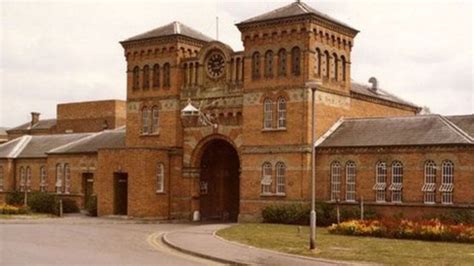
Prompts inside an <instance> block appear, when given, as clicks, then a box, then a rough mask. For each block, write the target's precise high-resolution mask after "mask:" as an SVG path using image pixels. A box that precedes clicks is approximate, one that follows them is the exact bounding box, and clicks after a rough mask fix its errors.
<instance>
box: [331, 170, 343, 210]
mask: <svg viewBox="0 0 474 266" xmlns="http://www.w3.org/2000/svg"><path fill="white" fill-rule="evenodd" d="M340 193H341V164H340V163H339V162H337V161H336V162H333V163H331V201H336V200H339V199H340Z"/></svg>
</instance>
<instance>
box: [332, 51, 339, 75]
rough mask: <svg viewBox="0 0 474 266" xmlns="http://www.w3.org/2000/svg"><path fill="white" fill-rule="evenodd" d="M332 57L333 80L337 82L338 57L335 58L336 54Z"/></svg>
mask: <svg viewBox="0 0 474 266" xmlns="http://www.w3.org/2000/svg"><path fill="white" fill-rule="evenodd" d="M332 57H333V60H334V79H335V80H338V78H339V77H338V75H339V66H338V63H339V62H338V61H339V60H338V56H337V54H336V53H334V54H333V55H332Z"/></svg>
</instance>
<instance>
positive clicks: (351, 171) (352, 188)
mask: <svg viewBox="0 0 474 266" xmlns="http://www.w3.org/2000/svg"><path fill="white" fill-rule="evenodd" d="M355 200H356V164H355V163H354V162H353V161H349V162H347V163H346V201H355Z"/></svg>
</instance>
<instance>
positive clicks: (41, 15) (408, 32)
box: [0, 0, 474, 127]
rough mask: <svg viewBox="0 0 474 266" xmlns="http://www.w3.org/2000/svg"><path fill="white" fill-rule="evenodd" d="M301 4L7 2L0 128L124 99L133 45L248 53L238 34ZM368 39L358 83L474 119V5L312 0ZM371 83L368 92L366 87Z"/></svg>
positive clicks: (0, 19) (3, 4) (256, 0)
mask: <svg viewBox="0 0 474 266" xmlns="http://www.w3.org/2000/svg"><path fill="white" fill-rule="evenodd" d="M291 2H292V0H269V1H263V0H253V1H250V0H233V1H227V0H199V1H190V0H189V1H171V0H155V1H121V0H116V1H112V0H94V1H92V0H81V1H79V0H71V1H66V0H63V1H39V0H38V1H21V0H15V1H5V0H0V127H1V126H6V127H12V126H17V125H19V124H22V123H24V122H27V121H29V120H30V112H32V111H36V112H40V113H41V118H42V119H43V118H55V116H56V104H58V103H64V102H76V101H88V100H100V99H125V97H126V83H125V78H126V74H125V70H126V62H125V58H124V56H123V49H122V47H121V46H120V44H119V41H122V40H124V39H126V38H128V37H131V36H134V35H137V34H140V33H143V32H145V31H148V30H151V29H153V28H156V27H159V26H162V25H165V24H168V23H170V22H172V21H180V22H182V23H184V24H186V25H189V26H191V27H192V28H194V29H196V30H198V31H201V32H203V33H204V34H206V35H208V36H210V37H215V36H216V17H219V41H222V42H224V43H227V44H229V45H230V46H231V47H232V48H233V49H234V50H236V51H237V50H242V49H243V46H242V42H241V40H240V32H239V31H238V29H237V28H236V27H235V26H234V24H235V23H238V22H240V21H242V20H245V19H247V18H250V17H253V16H257V15H260V14H262V13H264V12H268V11H271V10H273V9H276V8H278V7H281V6H284V5H287V4H289V3H291ZM304 2H305V3H307V4H309V5H310V6H312V7H313V8H315V9H317V10H319V11H321V12H323V13H326V14H328V15H330V16H331V17H333V18H336V19H338V20H341V21H343V22H345V23H346V24H349V25H351V26H352V27H354V28H356V29H358V30H360V33H359V34H358V35H357V36H356V38H355V41H354V47H353V50H352V65H351V72H352V73H351V74H352V79H353V80H354V81H357V82H362V83H367V81H368V79H369V78H370V77H372V76H375V77H377V79H378V81H379V84H380V87H381V88H384V89H385V90H388V91H389V92H391V93H394V94H395V95H397V96H399V97H401V98H403V99H405V100H408V101H410V102H413V103H415V104H417V105H419V106H428V107H429V108H430V110H431V112H433V113H439V114H444V115H453V114H472V113H474V83H473V73H474V71H473V61H474V60H473V57H474V56H473V41H474V37H473V24H474V19H473V4H472V3H471V1H470V0H443V1H440V0H431V1H428V0H406V1H403V0H397V1H393V0H307V1H304ZM367 84H368V83H367Z"/></svg>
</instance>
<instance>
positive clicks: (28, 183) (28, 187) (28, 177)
mask: <svg viewBox="0 0 474 266" xmlns="http://www.w3.org/2000/svg"><path fill="white" fill-rule="evenodd" d="M26 190H28V192H30V191H31V167H29V166H27V167H26Z"/></svg>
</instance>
